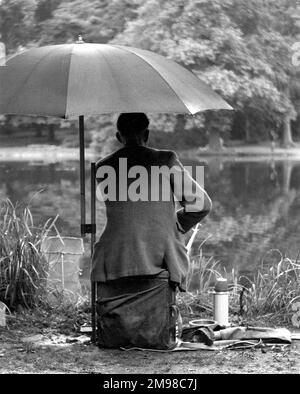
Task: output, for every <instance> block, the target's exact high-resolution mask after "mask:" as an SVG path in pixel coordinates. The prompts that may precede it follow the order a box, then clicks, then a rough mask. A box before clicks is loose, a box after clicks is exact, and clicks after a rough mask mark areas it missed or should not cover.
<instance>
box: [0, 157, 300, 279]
mask: <svg viewBox="0 0 300 394" xmlns="http://www.w3.org/2000/svg"><path fill="white" fill-rule="evenodd" d="M202 159H203V158H202ZM182 162H183V163H184V164H186V165H192V164H203V165H204V166H205V188H206V190H207V191H208V193H209V195H210V196H211V198H212V201H213V210H212V212H211V214H210V215H209V216H208V217H207V218H206V219H205V220H204V221H203V223H202V226H201V228H200V231H199V233H198V235H197V238H196V243H195V247H194V250H193V253H194V254H196V253H197V248H198V246H199V245H200V244H201V243H202V242H203V241H205V242H204V244H203V246H202V251H203V254H204V255H206V256H214V258H215V259H216V260H218V261H220V263H221V264H222V265H223V266H224V267H226V269H227V270H231V269H232V268H234V269H235V270H236V271H237V272H239V273H243V274H249V273H253V272H255V270H256V269H257V267H258V266H259V265H260V264H261V263H262V261H263V260H264V261H274V262H275V261H278V253H276V252H269V251H270V250H272V249H278V250H280V251H281V252H282V253H283V254H284V255H286V256H288V257H290V258H296V257H297V256H298V253H299V249H300V247H299V245H300V244H299V234H300V221H299V213H300V187H299V185H300V161H290V160H278V161H272V160H270V159H265V160H260V159H259V157H251V158H250V157H249V158H245V157H243V158H242V157H237V158H235V159H233V158H229V157H228V158H226V157H225V158H224V157H223V158H221V157H218V158H216V157H207V158H205V160H204V159H203V160H200V159H197V158H196V157H192V158H188V159H186V158H182ZM86 177H87V179H86V181H87V185H89V182H90V177H89V164H88V163H86ZM37 192H38V193H37ZM89 196H90V193H89V192H88V193H87V198H88V199H89ZM7 197H8V198H10V199H11V200H12V201H13V202H17V201H20V202H22V203H29V201H30V206H31V210H32V212H33V214H34V220H35V223H36V224H43V223H44V222H45V221H46V220H47V219H48V218H50V217H51V218H54V217H55V216H56V215H57V214H59V218H58V220H57V228H58V230H59V232H60V233H61V235H62V236H75V237H79V236H80V232H79V227H80V226H79V222H80V205H79V201H80V198H79V163H78V161H74V160H70V161H60V162H57V163H44V162H42V161H36V160H35V161H18V162H17V161H2V162H0V198H1V199H3V198H7ZM89 208H90V204H89V200H88V202H87V210H88V212H89ZM104 223H105V210H104V207H103V206H97V233H98V235H97V236H99V234H100V233H101V231H102V229H103V226H104ZM86 252H87V254H88V253H89V250H88V244H86ZM266 254H267V256H266ZM87 260H88V259H86V261H87ZM81 269H82V270H83V278H85V279H86V280H87V279H88V271H89V267H88V263H87V262H85V263H84V264H83V265H82V266H81Z"/></svg>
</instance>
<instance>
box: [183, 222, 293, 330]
mask: <svg viewBox="0 0 300 394" xmlns="http://www.w3.org/2000/svg"><path fill="white" fill-rule="evenodd" d="M196 233H197V228H195V230H194V233H193V235H192V237H191V240H192V242H189V243H188V251H189V253H190V252H191V250H192V244H193V241H194V239H195V235H196ZM202 245H203V244H201V245H200V248H199V254H198V255H196V256H192V257H191V270H190V273H189V279H188V291H187V292H186V293H181V294H179V297H178V303H179V306H180V308H181V311H182V312H183V316H186V317H187V315H188V316H189V317H191V316H192V317H196V316H197V317H198V316H200V315H201V317H212V312H213V295H212V294H211V292H212V291H213V288H214V284H215V281H216V278H218V277H226V278H227V280H228V283H229V290H230V291H229V305H230V307H229V308H230V309H229V313H230V316H231V321H233V322H238V323H240V322H243V321H253V320H257V319H262V320H266V321H267V322H269V323H270V324H272V323H274V324H284V325H289V326H292V325H294V326H299V323H298V320H299V319H298V318H297V316H298V315H297V316H296V314H297V307H298V305H300V304H298V305H296V304H297V302H299V301H300V263H299V262H298V261H297V260H296V261H293V260H291V259H289V258H287V257H284V256H283V255H282V254H281V253H280V251H278V250H277V252H278V254H279V258H278V259H277V261H274V262H273V263H269V264H264V262H262V264H261V266H260V267H259V268H258V270H257V271H256V273H255V274H254V275H253V276H252V277H249V276H244V275H241V276H239V275H237V274H236V272H235V271H234V270H232V271H231V272H226V270H225V269H224V268H222V266H221V264H220V263H219V262H218V261H215V260H214V259H213V258H207V257H205V256H204V255H203V254H202ZM272 252H274V250H272ZM195 277H196V278H197V282H196V285H195V280H194V278H195ZM192 279H193V280H192ZM192 286H193V287H192ZM191 287H192V288H191ZM295 312H296V313H295ZM299 312H300V310H299ZM298 314H299V313H298Z"/></svg>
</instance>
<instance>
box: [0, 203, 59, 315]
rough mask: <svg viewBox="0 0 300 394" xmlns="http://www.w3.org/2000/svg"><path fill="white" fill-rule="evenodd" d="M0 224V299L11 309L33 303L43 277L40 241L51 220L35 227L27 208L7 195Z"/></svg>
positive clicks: (39, 297)
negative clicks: (13, 201)
mask: <svg viewBox="0 0 300 394" xmlns="http://www.w3.org/2000/svg"><path fill="white" fill-rule="evenodd" d="M0 224H1V228H0V300H1V301H3V302H5V303H6V304H7V305H8V306H9V307H10V308H12V309H15V308H17V307H18V306H24V307H27V308H29V307H34V306H37V305H39V303H40V302H41V300H42V297H43V294H44V288H45V281H46V277H47V266H46V263H45V261H44V260H43V259H42V256H41V242H42V240H43V238H44V237H45V236H46V235H47V233H48V232H49V230H50V228H51V226H52V225H53V222H52V223H50V221H47V222H46V223H45V225H44V226H43V227H42V228H36V227H35V226H34V224H33V219H32V215H31V212H30V209H29V208H28V207H25V208H22V207H21V206H18V205H13V204H12V202H11V201H10V200H8V199H7V200H5V201H3V202H2V203H1V206H0Z"/></svg>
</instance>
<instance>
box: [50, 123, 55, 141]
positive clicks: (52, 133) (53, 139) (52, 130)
mask: <svg viewBox="0 0 300 394" xmlns="http://www.w3.org/2000/svg"><path fill="white" fill-rule="evenodd" d="M48 142H55V128H54V124H50V125H49V134H48Z"/></svg>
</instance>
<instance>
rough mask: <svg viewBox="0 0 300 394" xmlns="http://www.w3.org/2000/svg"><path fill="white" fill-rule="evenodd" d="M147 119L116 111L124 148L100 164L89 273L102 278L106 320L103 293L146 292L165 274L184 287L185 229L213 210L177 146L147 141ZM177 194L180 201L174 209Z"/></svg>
mask: <svg viewBox="0 0 300 394" xmlns="http://www.w3.org/2000/svg"><path fill="white" fill-rule="evenodd" d="M148 126H149V120H148V118H147V116H146V115H145V114H142V113H128V114H121V115H120V116H119V118H118V121H117V129H118V132H117V134H116V136H117V139H118V140H119V142H121V143H122V144H123V147H122V148H121V149H119V150H118V151H116V152H114V153H113V154H111V155H109V156H108V157H106V158H104V159H102V160H100V161H99V162H98V163H97V175H96V177H97V182H98V188H97V196H98V198H101V199H103V200H104V201H105V205H106V215H107V223H106V226H105V229H104V231H103V233H102V235H101V237H100V239H99V241H98V242H97V243H96V244H95V247H94V254H93V259H92V273H91V279H92V280H93V281H95V282H98V283H99V286H98V290H97V292H98V303H99V305H102V306H101V308H102V312H101V308H100V309H99V310H98V311H100V312H99V314H100V315H101V316H102V318H103V319H102V320H103V321H104V315H105V313H106V314H107V309H105V308H104V303H105V302H104V301H103V300H107V299H108V298H111V299H114V300H115V299H116V297H118V296H121V295H122V294H127V295H128V294H133V293H134V289H136V290H137V291H139V292H140V293H143V292H144V291H147V289H149V288H151V286H152V287H153V286H154V287H155V285H157V284H159V283H160V282H159V278H161V277H164V275H165V274H166V273H167V274H168V278H169V282H170V284H171V286H172V288H175V287H178V288H179V289H180V290H181V291H185V290H186V280H187V274H188V270H189V259H188V256H187V251H186V248H185V244H184V233H186V232H187V231H189V230H190V229H191V228H192V227H193V226H194V225H195V224H196V223H198V222H200V221H201V220H202V219H203V218H204V217H205V216H206V215H207V214H208V213H209V211H210V210H211V200H210V198H209V197H208V195H207V193H206V192H205V191H204V189H203V188H202V187H201V186H200V185H199V184H198V183H197V182H196V181H195V180H193V178H192V177H191V176H190V175H189V173H188V172H187V171H186V170H185V169H184V167H183V165H182V164H181V163H180V161H179V159H178V157H177V155H176V154H175V153H174V152H172V151H168V150H157V149H153V148H149V147H147V146H146V144H147V140H148V136H149V130H148ZM175 200H177V201H178V202H179V204H180V205H181V209H179V210H177V211H176V203H175ZM149 278H152V279H153V282H151V284H150V283H149ZM157 281H158V282H157ZM134 283H135V285H134ZM149 286H150V287H149ZM129 288H130V289H129ZM101 300H102V301H103V302H104V303H103V302H102V301H101ZM105 305H106V307H107V304H105ZM110 305H111V304H110ZM103 308H104V309H103ZM108 309H109V308H108ZM132 309H133V308H132V307H131V309H130V308H129V310H132ZM104 310H105V311H106V312H105V311H104ZM115 311H116V310H115ZM101 316H100V317H101ZM100 320H101V319H100ZM131 320H132V319H131ZM101 324H102V323H101V322H100V325H101ZM112 324H113V322H112ZM101 327H102V328H101V329H100V331H102V334H103V335H105V333H104V331H105V330H104V328H103V326H101ZM111 329H112V328H111V327H110V329H109V330H111ZM123 332H124V329H123ZM100 334H101V333H100ZM107 342H109V338H107ZM121 342H122V341H121ZM121 342H120V341H119V342H118V344H119V345H120V344H121V345H122V343H121ZM123 342H124V341H123ZM125 342H126V341H125ZM102 344H103V342H102ZM131 344H132V345H136V343H131ZM123 345H126V343H125V344H124V343H123Z"/></svg>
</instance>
